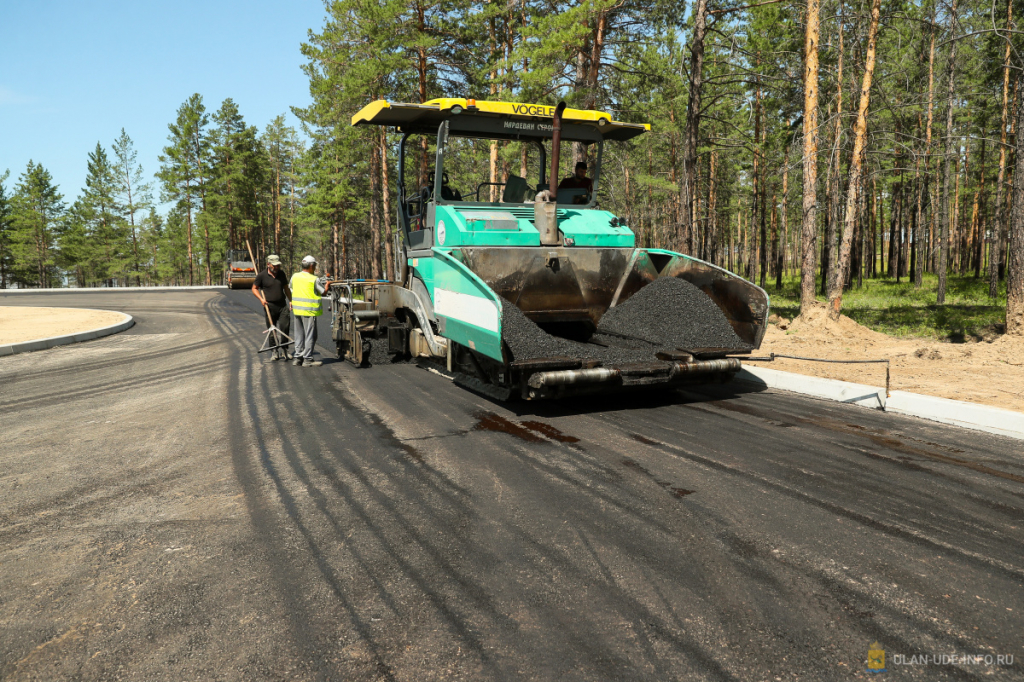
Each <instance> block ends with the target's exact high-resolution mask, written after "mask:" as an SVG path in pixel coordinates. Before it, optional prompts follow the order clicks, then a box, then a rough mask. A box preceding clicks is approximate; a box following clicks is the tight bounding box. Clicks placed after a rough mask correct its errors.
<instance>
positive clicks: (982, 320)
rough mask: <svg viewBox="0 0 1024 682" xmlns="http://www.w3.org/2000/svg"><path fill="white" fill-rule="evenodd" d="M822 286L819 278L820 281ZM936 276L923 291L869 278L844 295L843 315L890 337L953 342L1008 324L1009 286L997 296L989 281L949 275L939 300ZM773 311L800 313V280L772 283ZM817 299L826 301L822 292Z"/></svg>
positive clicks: (927, 279) (930, 277) (926, 282)
mask: <svg viewBox="0 0 1024 682" xmlns="http://www.w3.org/2000/svg"><path fill="white" fill-rule="evenodd" d="M819 286H820V279H819ZM938 286H939V278H938V276H937V275H929V274H926V275H925V276H924V282H923V285H922V286H921V288H920V289H918V288H916V287H914V285H913V283H911V282H908V281H906V280H903V281H901V282H900V283H899V284H897V283H896V281H895V280H892V279H870V280H869V279H865V280H864V286H863V287H861V288H857V287H856V286H855V287H853V288H852V289H850V290H848V291H846V292H845V293H844V294H843V314H844V315H848V316H849V317H851V318H852V319H853V320H855V321H856V322H858V323H859V324H862V325H864V326H865V327H868V328H869V329H873V330H875V331H878V332H882V333H884V334H889V335H891V336H923V337H929V338H935V339H942V340H946V341H953V342H963V341H967V340H971V339H973V340H980V339H981V338H982V337H983V336H984V335H986V334H991V333H992V331H993V329H994V328H995V327H997V326H998V327H999V329H1000V331H1001V330H1002V325H1003V324H1005V322H1006V284H1005V282H1000V284H999V297H998V298H997V299H996V300H995V301H993V300H992V299H990V298H989V297H988V280H986V279H974V278H973V277H959V276H952V275H951V276H950V277H949V278H948V279H947V281H946V302H945V304H943V305H938V304H937V303H936V302H935V299H936V291H937V289H938ZM768 296H769V297H770V298H771V308H772V312H774V313H776V314H778V315H781V316H783V317H787V318H793V317H796V316H797V315H798V314H799V313H800V280H799V278H787V279H783V282H782V290H781V291H777V290H776V289H775V287H774V286H772V284H771V283H769V285H768ZM818 300H819V301H822V302H824V301H825V298H824V297H823V296H818Z"/></svg>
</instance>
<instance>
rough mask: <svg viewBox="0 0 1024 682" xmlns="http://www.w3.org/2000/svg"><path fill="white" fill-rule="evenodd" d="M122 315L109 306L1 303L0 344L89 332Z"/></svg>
mask: <svg viewBox="0 0 1024 682" xmlns="http://www.w3.org/2000/svg"><path fill="white" fill-rule="evenodd" d="M123 319H124V314H123V313H116V312H113V311H110V310H86V309H81V308H25V307H21V306H0V345H5V344H9V343H21V342H22V341H34V340H35V339H48V338H50V337H51V336H64V335H66V334H77V333H79V332H87V331H91V330H93V329H99V328H101V327H109V326H110V325H112V324H117V323H118V322H120V321H121V320H123Z"/></svg>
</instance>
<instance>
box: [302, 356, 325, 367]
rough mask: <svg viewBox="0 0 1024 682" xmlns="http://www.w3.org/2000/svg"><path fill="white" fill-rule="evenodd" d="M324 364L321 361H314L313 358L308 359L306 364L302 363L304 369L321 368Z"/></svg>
mask: <svg viewBox="0 0 1024 682" xmlns="http://www.w3.org/2000/svg"><path fill="white" fill-rule="evenodd" d="M322 364H324V363H323V362H322V361H320V360H314V359H313V358H306V360H305V362H303V363H302V366H303V367H319V366H320V365H322Z"/></svg>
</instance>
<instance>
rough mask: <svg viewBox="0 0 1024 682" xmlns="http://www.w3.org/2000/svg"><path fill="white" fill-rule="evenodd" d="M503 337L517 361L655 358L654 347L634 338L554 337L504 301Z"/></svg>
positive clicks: (599, 335)
mask: <svg viewBox="0 0 1024 682" xmlns="http://www.w3.org/2000/svg"><path fill="white" fill-rule="evenodd" d="M501 335H502V338H503V339H504V340H505V344H506V345H507V346H508V349H509V350H510V351H511V352H512V360H513V362H514V361H516V360H534V359H538V358H552V357H568V358H572V359H574V360H584V359H589V360H601V361H602V362H605V363H611V364H621V363H629V362H649V361H651V360H654V359H656V358H655V357H654V354H655V352H656V351H657V350H658V348H657V346H656V345H655V344H651V343H647V342H645V341H640V340H635V339H621V338H618V337H612V336H606V335H602V334H595V335H594V336H592V337H591V338H590V343H581V342H579V341H571V340H569V339H563V338H561V337H559V336H553V335H551V334H548V333H547V332H546V331H544V330H543V329H541V328H540V327H539V326H537V323H536V322H534V321H533V320H531V319H530V318H528V317H527V316H526V315H525V314H523V311H522V310H520V309H519V308H518V307H517V306H515V305H514V304H512V303H510V302H508V301H505V303H504V304H503V305H502V307H501Z"/></svg>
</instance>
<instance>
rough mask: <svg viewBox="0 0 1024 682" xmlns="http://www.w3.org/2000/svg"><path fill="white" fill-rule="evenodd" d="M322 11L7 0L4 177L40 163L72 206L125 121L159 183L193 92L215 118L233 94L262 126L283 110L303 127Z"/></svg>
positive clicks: (251, 0)
mask: <svg viewBox="0 0 1024 682" xmlns="http://www.w3.org/2000/svg"><path fill="white" fill-rule="evenodd" d="M324 14H325V11H324V6H323V3H322V2H321V1H320V0H292V1H290V2H269V1H268V0H248V1H247V2H222V1H220V0H206V1H205V2H199V1H196V0H178V1H177V2H153V3H150V2H138V0H136V1H135V2H65V1H60V2H49V1H47V0H38V1H37V2H26V1H24V0H0V173H3V171H4V169H10V171H11V177H10V178H9V179H8V181H7V183H5V184H7V185H8V187H9V188H13V186H14V184H15V183H16V182H17V179H18V176H19V175H20V174H21V173H22V172H23V171H24V170H25V166H26V164H27V163H28V161H29V159H32V160H34V161H35V162H36V163H41V164H42V165H43V166H45V167H46V169H47V170H49V171H50V173H51V174H52V175H53V178H54V182H55V183H56V184H58V185H59V186H60V190H61V193H62V194H63V195H64V198H65V201H67V202H68V203H69V204H70V203H71V201H73V200H74V198H75V197H76V196H78V194H79V193H80V191H81V189H82V186H83V185H84V184H85V168H86V155H87V153H88V152H90V151H92V150H93V149H94V148H95V146H96V143H97V142H100V143H101V144H102V145H103V146H104V147H106V148H107V151H108V153H109V151H110V145H111V144H113V142H114V140H115V139H116V138H117V136H118V135H119V134H120V132H121V128H122V127H123V128H124V129H125V131H126V132H127V133H128V135H129V136H130V137H131V138H132V141H133V142H134V143H135V149H136V151H137V152H138V160H139V162H140V163H141V164H142V166H143V168H144V170H145V171H146V174H147V176H149V177H150V178H151V179H152V175H153V173H155V172H156V170H157V166H158V163H157V156H158V155H159V154H160V152H161V150H162V149H163V147H164V145H166V143H167V132H168V131H167V124H168V123H170V122H171V121H173V120H174V117H175V115H176V112H177V110H178V107H179V106H181V104H182V102H184V101H185V99H186V98H188V97H189V95H191V94H192V93H195V92H198V93H199V94H201V95H202V96H203V101H204V103H205V104H206V108H207V110H208V111H210V112H211V113H212V112H214V111H216V109H217V108H218V107H219V106H220V103H221V102H222V101H223V100H224V99H225V98H227V97H231V98H232V99H234V100H235V102H236V103H237V104H238V107H239V109H240V111H241V113H242V115H243V116H244V117H245V120H246V121H247V122H248V123H249V124H250V125H255V126H257V127H258V128H259V129H260V130H263V129H264V128H265V127H266V125H267V123H269V122H270V120H271V119H272V118H273V117H274V116H276V115H278V114H282V113H286V112H287V117H288V122H289V123H290V124H291V125H293V126H295V127H296V128H298V121H297V120H296V119H295V117H294V116H292V115H291V113H290V111H289V107H290V106H305V105H307V104H308V103H309V101H310V100H309V84H308V81H307V79H306V77H305V76H304V75H303V73H302V71H301V70H300V67H301V65H302V63H303V59H302V55H301V54H300V53H299V45H300V43H302V42H303V41H305V40H306V38H307V32H308V30H309V29H313V30H315V31H319V29H320V27H322V26H323V18H324ZM153 185H154V190H156V189H157V187H158V185H157V183H156V181H155V180H153ZM155 198H158V196H157V197H155Z"/></svg>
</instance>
